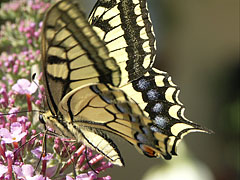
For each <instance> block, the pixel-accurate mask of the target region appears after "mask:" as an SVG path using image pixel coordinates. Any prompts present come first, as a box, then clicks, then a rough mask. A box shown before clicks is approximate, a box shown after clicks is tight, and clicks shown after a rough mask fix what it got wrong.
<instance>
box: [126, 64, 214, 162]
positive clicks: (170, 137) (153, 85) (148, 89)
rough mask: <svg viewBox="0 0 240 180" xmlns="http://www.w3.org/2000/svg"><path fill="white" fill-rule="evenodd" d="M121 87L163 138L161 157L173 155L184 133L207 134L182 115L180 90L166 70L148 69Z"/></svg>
mask: <svg viewBox="0 0 240 180" xmlns="http://www.w3.org/2000/svg"><path fill="white" fill-rule="evenodd" d="M121 90H123V91H124V92H125V93H126V94H127V95H128V96H129V97H131V98H132V99H133V100H134V101H135V102H137V104H138V105H139V106H140V108H141V109H142V110H143V112H144V115H145V116H146V117H148V118H149V119H151V121H152V124H151V125H150V129H151V131H152V132H153V133H154V132H156V133H158V137H161V136H162V137H165V141H164V146H165V153H163V157H164V158H165V159H171V158H172V155H177V144H178V143H179V142H180V140H181V139H182V138H183V136H185V135H186V134H188V133H191V132H204V133H211V131H210V130H208V129H206V128H204V127H201V126H200V125H198V124H196V123H194V122H192V121H190V120H188V119H186V118H185V116H184V111H185V107H184V106H183V104H182V103H181V102H180V101H179V99H178V96H179V92H180V90H179V88H178V87H177V86H176V85H175V84H174V83H173V82H172V80H171V77H170V76H169V75H168V74H167V73H166V72H163V71H160V70H158V69H155V68H152V70H150V71H149V72H147V73H146V74H145V75H144V76H142V77H141V78H139V79H137V80H134V81H133V82H132V83H129V84H127V85H125V86H123V87H121ZM159 139H161V138H159Z"/></svg>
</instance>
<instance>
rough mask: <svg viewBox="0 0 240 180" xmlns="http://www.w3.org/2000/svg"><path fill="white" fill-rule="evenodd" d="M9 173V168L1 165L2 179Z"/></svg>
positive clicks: (0, 173)
mask: <svg viewBox="0 0 240 180" xmlns="http://www.w3.org/2000/svg"><path fill="white" fill-rule="evenodd" d="M7 171H8V168H7V166H4V165H2V164H0V177H2V176H3V175H4V174H5V173H6V172H7Z"/></svg>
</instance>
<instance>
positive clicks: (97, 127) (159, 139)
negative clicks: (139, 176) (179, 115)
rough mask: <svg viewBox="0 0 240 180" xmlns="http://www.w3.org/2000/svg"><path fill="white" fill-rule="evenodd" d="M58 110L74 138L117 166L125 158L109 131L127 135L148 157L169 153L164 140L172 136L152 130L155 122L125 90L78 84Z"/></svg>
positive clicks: (120, 164)
mask: <svg viewBox="0 0 240 180" xmlns="http://www.w3.org/2000/svg"><path fill="white" fill-rule="evenodd" d="M59 110H60V112H61V113H62V114H63V116H64V117H65V120H66V121H65V122H66V123H65V124H66V127H67V129H68V132H69V133H72V134H73V136H74V137H75V139H77V140H83V141H84V142H85V144H88V145H89V146H90V147H92V148H94V149H96V150H97V151H98V152H100V153H102V154H103V155H104V156H105V157H106V158H108V159H109V160H110V161H111V162H112V163H114V164H116V165H119V166H122V165H123V161H122V158H121V155H120V152H119V151H118V148H117V146H116V145H115V144H114V143H113V142H112V141H111V139H109V138H107V136H106V134H105V133H106V132H110V133H113V134H115V135H118V136H120V137H122V138H124V139H125V140H127V141H128V142H129V143H131V144H133V145H134V146H135V147H136V149H137V150H138V151H139V152H141V153H143V154H145V155H147V156H149V157H161V156H167V155H168V152H167V151H166V149H165V141H167V140H168V138H169V137H168V136H167V135H164V134H162V133H159V132H156V131H153V130H151V126H153V124H152V121H151V120H150V119H148V118H146V117H145V116H144V115H143V112H142V110H141V109H140V108H139V106H138V105H137V104H136V103H135V102H134V101H132V100H131V99H130V98H129V97H128V96H127V95H126V94H125V93H124V92H123V91H122V90H119V89H116V88H114V87H112V88H110V87H109V86H108V85H106V84H93V85H90V86H85V87H79V88H77V89H74V90H73V91H71V92H70V93H68V94H67V95H66V96H65V97H64V98H63V99H62V101H61V102H60V105H59Z"/></svg>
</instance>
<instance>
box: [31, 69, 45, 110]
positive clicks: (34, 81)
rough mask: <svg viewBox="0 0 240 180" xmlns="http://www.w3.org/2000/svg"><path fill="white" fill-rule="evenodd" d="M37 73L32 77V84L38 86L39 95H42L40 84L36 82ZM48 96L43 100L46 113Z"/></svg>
mask: <svg viewBox="0 0 240 180" xmlns="http://www.w3.org/2000/svg"><path fill="white" fill-rule="evenodd" d="M36 75H37V74H36V73H33V75H32V82H33V83H34V84H36V86H37V87H38V93H39V94H40V93H41V90H40V86H39V83H38V82H37V81H36ZM45 105H46V96H45V94H44V98H43V109H44V112H45V111H46V106H45Z"/></svg>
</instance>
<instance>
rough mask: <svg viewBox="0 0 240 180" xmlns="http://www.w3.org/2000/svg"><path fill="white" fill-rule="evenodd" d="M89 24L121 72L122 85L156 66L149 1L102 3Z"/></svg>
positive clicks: (105, 1)
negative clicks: (104, 44)
mask: <svg viewBox="0 0 240 180" xmlns="http://www.w3.org/2000/svg"><path fill="white" fill-rule="evenodd" d="M89 22H90V24H91V25H92V26H93V29H94V30H95V31H96V32H97V34H98V35H99V37H100V38H101V39H102V40H103V41H104V42H105V43H106V46H107V48H108V49H109V52H110V54H109V56H111V57H113V58H114V59H116V61H117V63H118V65H119V67H120V69H121V73H122V74H121V84H120V86H122V85H124V84H126V83H127V82H129V81H132V80H135V79H137V78H139V77H141V76H143V75H144V74H145V73H146V72H147V71H148V70H149V69H150V68H151V67H152V65H153V63H154V59H155V54H156V44H155V43H156V42H155V37H154V32H153V27H152V23H151V20H150V15H149V12H148V9H147V2H146V0H121V1H120V0H98V1H97V3H96V5H95V7H94V8H93V10H92V13H91V14H90V17H89Z"/></svg>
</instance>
